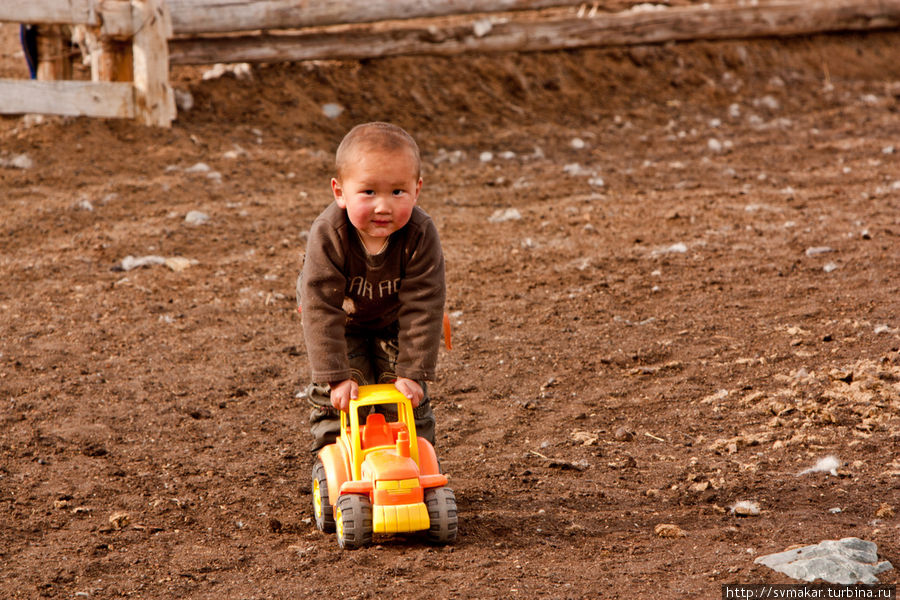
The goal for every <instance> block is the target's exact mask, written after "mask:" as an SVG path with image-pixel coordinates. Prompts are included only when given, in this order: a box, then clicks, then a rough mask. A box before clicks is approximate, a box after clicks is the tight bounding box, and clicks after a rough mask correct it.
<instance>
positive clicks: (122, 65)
mask: <svg viewBox="0 0 900 600" xmlns="http://www.w3.org/2000/svg"><path fill="white" fill-rule="evenodd" d="M95 60H96V63H95V64H94V65H92V66H93V67H94V68H93V69H92V73H93V76H92V79H93V80H94V81H134V54H133V51H132V44H131V42H123V41H120V40H114V39H112V38H102V39H101V40H100V51H99V52H98V56H97V57H96V59H95Z"/></svg>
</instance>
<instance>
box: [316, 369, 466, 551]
mask: <svg viewBox="0 0 900 600" xmlns="http://www.w3.org/2000/svg"><path fill="white" fill-rule="evenodd" d="M377 407H386V410H385V412H387V413H388V414H392V413H393V410H392V409H393V408H394V407H396V414H397V420H396V421H391V422H388V421H386V419H385V415H384V414H383V413H382V412H377V411H376V410H375V409H376V408H377ZM361 413H362V415H363V416H364V417H365V424H362V423H361ZM312 491H313V494H312V496H313V508H314V510H315V515H316V526H317V527H318V528H319V529H320V530H321V531H324V532H326V533H331V532H337V539H338V544H339V545H340V546H341V548H348V549H349V548H360V547H362V546H366V545H368V544H370V543H372V534H373V533H378V534H381V533H405V532H414V531H425V532H426V534H427V537H428V539H429V541H431V542H433V543H437V544H449V543H452V542H454V541H455V540H456V528H457V515H456V497H455V496H454V495H453V490H451V489H450V488H448V487H447V477H446V476H445V475H444V474H442V473H441V471H440V467H439V465H438V460H437V455H436V454H435V451H434V447H433V446H432V445H431V444H430V443H429V442H428V440H425V439H422V438H418V437H416V423H415V419H414V417H413V408H412V404H411V403H410V401H409V399H407V398H406V396H404V395H403V394H401V393H400V392H399V391H397V389H396V388H395V387H394V386H393V385H392V384H379V385H364V386H360V388H359V397H358V398H357V399H356V400H351V401H350V408H349V410H348V412H346V413H345V412H342V413H341V435H340V438H338V440H337V441H336V442H335V443H333V444H329V445H327V446H325V447H324V448H322V449H321V450H319V453H318V455H317V458H316V461H315V462H314V463H313V468H312Z"/></svg>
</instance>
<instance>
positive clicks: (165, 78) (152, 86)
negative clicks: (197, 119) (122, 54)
mask: <svg viewBox="0 0 900 600" xmlns="http://www.w3.org/2000/svg"><path fill="white" fill-rule="evenodd" d="M132 6H133V8H134V10H135V13H136V16H137V19H138V21H139V22H140V23H142V24H143V25H142V26H141V28H140V29H138V31H137V32H136V33H135V34H134V40H133V43H132V47H131V48H132V56H133V59H134V63H133V64H134V72H133V74H134V103H135V106H134V110H135V117H136V118H137V119H138V120H140V121H141V122H142V123H144V124H145V125H156V126H159V127H168V126H169V125H171V124H172V121H174V120H175V114H176V108H175V92H174V91H173V90H172V86H171V85H170V84H169V48H168V44H167V43H166V41H167V39H168V38H169V37H171V36H172V21H171V19H170V17H169V11H168V8H167V5H166V2H165V0H133V2H132Z"/></svg>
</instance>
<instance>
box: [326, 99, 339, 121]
mask: <svg viewBox="0 0 900 600" xmlns="http://www.w3.org/2000/svg"><path fill="white" fill-rule="evenodd" d="M343 112H344V107H343V106H341V105H340V104H338V103H336V102H327V103H325V104H323V105H322V114H323V115H325V116H326V117H327V118H329V119H337V118H338V117H339V116H341V114H343Z"/></svg>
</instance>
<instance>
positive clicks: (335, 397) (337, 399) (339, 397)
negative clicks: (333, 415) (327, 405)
mask: <svg viewBox="0 0 900 600" xmlns="http://www.w3.org/2000/svg"><path fill="white" fill-rule="evenodd" d="M358 397H359V384H358V383H356V382H355V381H353V380H352V379H345V380H343V381H341V382H340V383H332V384H331V405H332V406H333V407H335V408H336V409H338V410H342V411H344V412H347V410H348V409H349V408H350V400H356V399H357V398H358Z"/></svg>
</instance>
